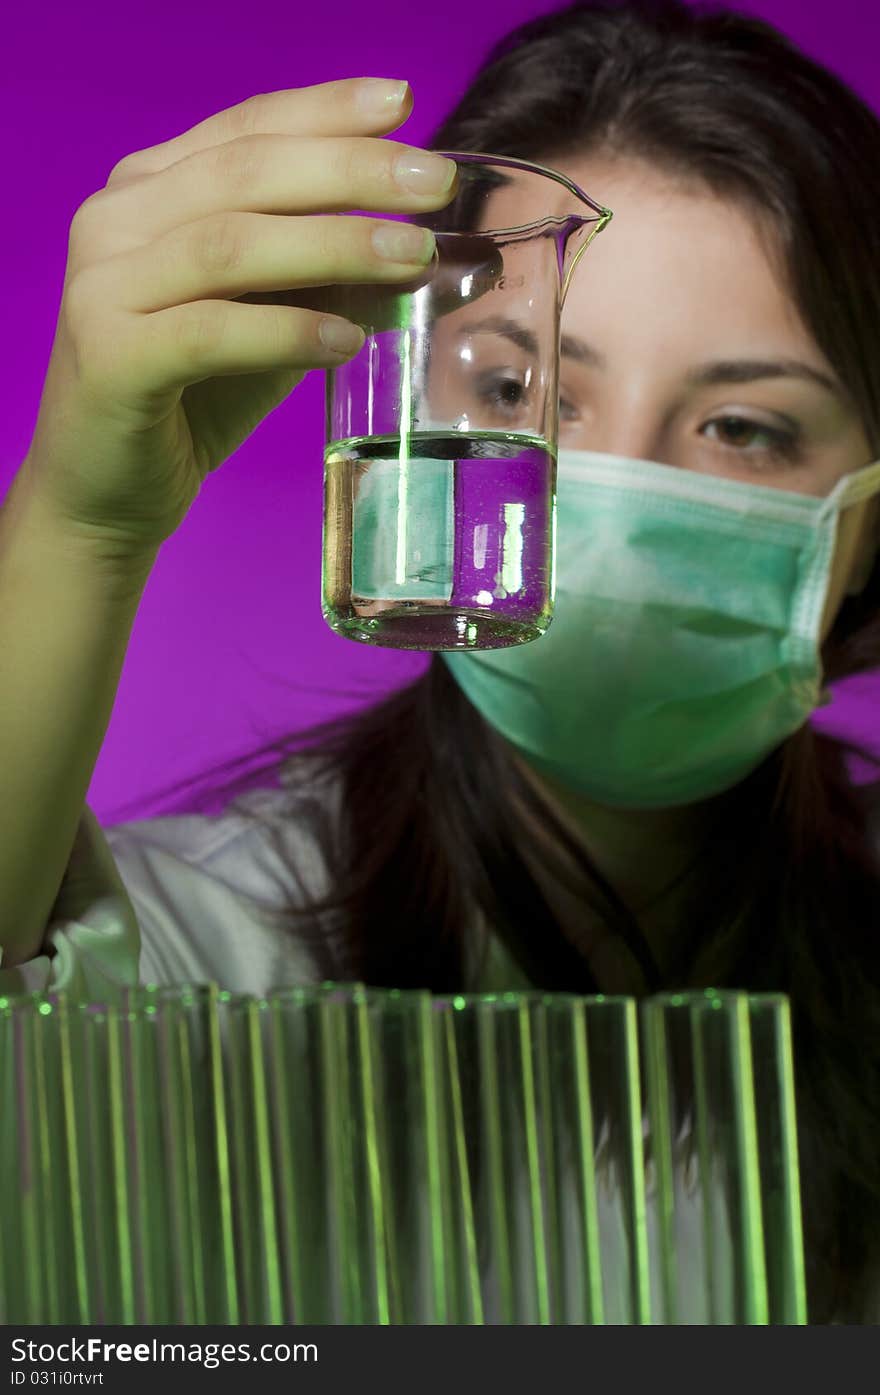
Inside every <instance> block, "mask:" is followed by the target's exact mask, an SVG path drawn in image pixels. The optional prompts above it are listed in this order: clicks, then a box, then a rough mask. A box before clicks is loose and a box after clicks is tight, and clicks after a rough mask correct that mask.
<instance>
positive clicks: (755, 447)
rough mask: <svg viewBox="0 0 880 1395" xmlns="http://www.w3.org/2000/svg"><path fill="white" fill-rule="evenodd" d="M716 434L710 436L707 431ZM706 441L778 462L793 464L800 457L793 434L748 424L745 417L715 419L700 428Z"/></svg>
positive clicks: (750, 422) (751, 423)
mask: <svg viewBox="0 0 880 1395" xmlns="http://www.w3.org/2000/svg"><path fill="white" fill-rule="evenodd" d="M713 427H714V428H715V429H716V430H715V434H710V428H713ZM702 432H703V434H704V435H706V436H707V439H709V440H710V441H711V440H714V441H717V442H718V444H719V445H722V446H725V447H728V448H730V449H733V450H737V451H740V452H741V453H742V454H746V455H766V456H769V457H772V458H774V459H778V460H794V459H796V458H797V456H798V454H799V450H798V447H799V441H798V436H797V433H796V432H793V431H785V430H782V429H781V428H779V427H775V426H766V425H765V424H764V423H763V422H758V421H749V419H748V417H735V416H727V417H715V418H713V420H712V421H708V422H707V423H706V425H705V426H704V427H703V428H702Z"/></svg>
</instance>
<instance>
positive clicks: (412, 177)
mask: <svg viewBox="0 0 880 1395" xmlns="http://www.w3.org/2000/svg"><path fill="white" fill-rule="evenodd" d="M457 173H458V171H457V168H456V164H455V161H454V160H446V159H444V157H443V156H442V155H427V154H426V153H425V152H424V151H423V150H405V151H404V152H403V154H402V155H399V156H398V157H397V161H396V163H395V166H394V177H395V179H396V180H397V182H398V184H400V185H401V186H402V187H403V188H404V189H408V190H409V191H410V193H411V194H445V193H446V191H447V190H448V189H451V188H452V181H453V179H454V178H455V176H456V174H457Z"/></svg>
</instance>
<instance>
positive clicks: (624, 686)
mask: <svg viewBox="0 0 880 1395" xmlns="http://www.w3.org/2000/svg"><path fill="white" fill-rule="evenodd" d="M878 491H880V461H878V462H876V463H875V464H873V465H869V466H866V467H864V468H863V469H861V470H858V471H856V472H855V473H853V474H850V475H846V476H845V477H844V478H843V479H841V480H840V481H838V483H837V485H836V486H835V488H834V490H833V491H832V493H831V494H830V495H829V496H828V497H827V498H815V497H813V496H809V495H805V494H793V493H789V492H787V491H784V490H780V489H770V488H768V487H767V486H766V485H757V484H751V483H746V482H741V481H739V480H728V479H723V478H719V477H717V476H715V475H704V474H698V473H695V472H694V471H691V470H683V469H678V468H676V467H674V466H669V465H660V464H655V463H653V462H650V461H643V460H630V459H625V458H623V457H620V456H612V455H599V454H595V453H593V452H591V451H562V452H560V455H559V471H558V478H557V508H558V513H557V550H556V557H557V561H556V604H555V611H554V617H553V621H552V623H551V625H550V628H549V629H548V631H547V633H546V634H544V635H542V636H541V637H540V638H539V639H536V640H533V641H531V642H530V643H528V644H524V645H519V646H516V647H515V648H510V649H484V650H471V651H467V652H463V651H461V652H459V651H449V652H444V653H443V659H444V660H445V662H446V663H447V664H448V666H449V669H450V671H451V673H452V674H453V676H454V677H455V679H456V681H457V683H458V684H459V686H460V687H461V688H462V690H463V691H464V692H465V694H466V695H467V697H468V698H469V699H470V701H471V702H472V703H473V704H474V706H475V707H477V708H478V709H479V711H480V712H481V713H482V715H483V716H484V717H485V718H486V720H487V721H488V722H490V723H491V724H492V725H493V726H494V727H496V728H497V729H498V731H500V732H501V733H502V734H503V735H504V736H505V737H507V739H508V740H509V741H511V742H512V743H513V744H514V745H515V746H517V747H518V748H519V749H521V750H522V751H523V752H525V753H526V754H527V755H528V756H529V757H530V758H531V760H532V763H533V764H534V765H535V766H536V767H537V768H538V769H539V770H544V771H545V772H547V773H548V774H550V775H553V776H555V777H556V778H558V779H559V780H560V781H562V782H564V783H565V784H567V785H569V786H570V787H573V788H574V789H577V790H579V791H580V792H582V793H583V794H584V795H585V796H587V797H588V798H591V799H594V800H596V801H597V802H600V803H604V804H607V805H612V806H618V807H631V808H645V809H648V808H659V807H668V806H673V805H678V804H688V803H691V802H694V801H696V800H700V799H704V798H709V797H711V796H712V795H715V794H719V793H721V792H722V791H723V790H726V789H729V788H730V787H732V786H733V785H735V784H737V783H738V782H739V781H740V780H742V779H743V778H744V777H745V776H746V775H747V774H748V773H749V772H750V771H751V770H753V769H754V768H755V766H757V765H758V764H759V763H760V762H761V761H762V760H763V759H764V757H765V756H767V755H768V754H769V752H770V751H771V750H772V749H773V748H774V747H776V746H777V745H778V744H779V743H780V742H781V741H783V740H784V739H785V737H787V736H789V735H790V734H791V733H792V732H793V731H795V730H797V728H798V727H800V726H801V725H803V723H804V722H805V721H806V720H807V719H808V718H809V716H810V713H811V712H812V711H813V710H814V709H815V708H816V707H818V706H820V705H822V703H823V693H822V668H821V659H820V652H819V651H820V629H821V623H822V616H823V612H824V606H825V599H826V595H827V593H828V585H829V578H830V575H831V566H832V561H833V557H834V546H835V540H836V536H837V522H838V517H839V514H840V512H841V511H842V510H843V509H846V508H847V507H849V506H851V505H852V504H855V503H858V502H859V501H860V500H864V499H867V498H869V497H870V496H872V495H874V494H876V493H878Z"/></svg>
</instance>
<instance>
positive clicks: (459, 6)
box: [0, 0, 880, 823]
mask: <svg viewBox="0 0 880 1395" xmlns="http://www.w3.org/2000/svg"><path fill="white" fill-rule="evenodd" d="M553 8H555V6H554V5H553V4H550V3H546V4H544V3H540V0H505V3H503V4H502V3H499V0H482V3H480V4H476V5H475V4H474V3H473V0H446V3H445V4H444V5H443V7H442V9H441V10H440V11H439V12H437V11H435V12H434V13H435V16H436V19H437V22H436V23H435V24H432V22H431V18H430V16H431V13H432V12H431V10H430V8H429V7H420V6H416V5H413V4H412V0H406V3H403V0H379V3H377V4H373V5H372V6H364V5H363V4H362V3H358V4H355V3H352V0H336V3H335V4H333V5H326V6H314V7H312V6H303V5H298V4H291V3H289V0H287V3H284V4H280V3H276V0H252V3H251V4H249V5H247V6H245V7H242V6H241V5H240V4H231V3H227V4H224V3H222V0H213V3H211V4H210V5H208V4H206V3H205V0H186V3H185V4H180V0H173V3H171V0H153V3H151V4H149V5H143V4H137V3H135V4H129V5H124V6H123V5H120V4H118V0H112V2H111V0H100V3H91V4H89V3H85V4H77V5H66V4H61V3H59V0H54V3H53V0H50V3H49V4H48V5H36V4H31V5H17V6H15V7H14V8H13V10H12V12H11V13H10V14H9V15H8V16H7V18H6V20H5V21H4V26H3V28H4V34H3V41H4V42H3V48H4V60H5V61H4V68H5V72H6V74H7V76H6V80H5V85H4V88H3V90H2V93H0V103H2V113H0V114H2V130H3V132H4V141H3V174H2V181H3V188H4V190H5V217H4V218H3V220H2V231H0V239H2V242H0V245H2V251H3V257H2V265H4V266H5V267H6V268H7V289H6V312H5V321H6V325H7V333H6V335H5V336H4V341H3V348H2V350H0V352H2V353H3V356H4V364H3V368H4V381H5V387H6V392H5V421H4V432H3V448H2V454H0V492H2V493H5V491H6V488H7V487H8V485H9V483H10V481H11V479H12V477H13V475H14V474H15V471H16V470H17V468H18V466H19V464H20V462H21V460H22V458H23V456H24V455H25V453H26V451H27V448H28V445H29V443H30V439H31V434H32V431H33V426H34V421H35V418H36V413H37V409H38V405H39V400H40V394H41V390H42V383H43V375H44V372H45V366H46V362H47V360H48V355H49V351H50V348H51V344H52V339H53V336H54V330H55V321H56V315H57V310H58V301H59V296H60V289H61V284H62V279H63V274H64V263H65V256H66V249H67V235H68V229H69V225H70V220H71V218H72V216H73V214H74V212H75V210H76V208H77V207H78V205H79V204H80V203H81V202H82V201H83V200H84V199H85V198H87V197H88V195H89V194H90V193H92V192H93V191H94V190H96V189H99V188H102V187H103V185H104V184H105V182H106V180H107V176H108V175H109V173H110V170H111V168H112V167H113V165H114V164H115V163H116V161H117V160H119V159H121V157H122V156H123V155H125V154H127V153H129V152H130V151H133V150H138V149H142V148H144V147H145V146H150V145H155V144H157V143H158V142H160V141H164V140H168V139H170V138H171V137H172V136H175V135H177V134H179V133H180V132H182V131H184V130H186V129H188V128H189V127H191V126H193V125H195V124H196V123H197V122H199V121H201V120H203V119H204V118H205V117H206V116H208V115H210V114H211V113H213V112H215V111H219V110H221V109H223V108H226V107H229V106H232V105H234V104H236V103H238V102H240V101H242V100H244V99H245V98H246V97H248V96H250V95H252V94H253V93H255V92H265V91H272V90H278V89H282V88H288V87H299V86H307V85H309V84H311V83H316V82H323V81H328V80H330V79H332V78H337V77H348V76H376V77H403V78H407V79H408V80H409V82H410V83H411V85H412V87H413V91H414V94H415V110H414V112H413V115H412V117H411V118H410V120H409V122H408V123H407V124H406V125H405V126H404V127H403V128H402V130H401V132H400V133H399V134H397V135H396V136H395V139H398V140H405V141H409V142H411V143H413V144H419V143H420V142H422V141H425V140H427V138H428V134H429V132H430V130H431V129H432V127H433V125H434V124H435V123H436V121H437V120H438V119H439V118H440V117H441V116H442V115H443V114H444V112H445V109H446V108H447V106H448V105H449V104H450V103H451V101H452V100H453V99H454V98H455V97H456V95H457V94H458V93H459V92H460V90H461V89H462V87H463V86H464V85H465V84H466V82H467V81H468V79H469V77H470V76H471V74H472V73H473V71H474V69H475V67H476V66H477V65H478V63H479V62H480V60H481V58H482V56H483V54H484V53H485V51H486V48H487V47H488V45H489V44H490V43H491V42H492V41H493V40H494V39H495V38H497V37H498V36H499V35H500V34H502V33H504V32H506V31H507V30H508V29H509V28H511V27H512V26H513V25H514V24H516V23H519V22H521V21H522V20H524V19H527V18H529V17H531V16H533V15H537V14H540V13H544V12H546V11H548V10H550V9H553ZM740 8H742V9H744V10H747V11H749V12H751V13H754V14H758V15H761V16H764V17H765V18H767V19H769V20H771V21H772V22H774V23H776V24H778V25H779V26H780V27H781V28H783V29H785V30H786V31H787V32H788V33H789V34H790V35H791V36H792V37H793V38H795V39H796V40H797V41H798V42H799V43H800V44H801V45H802V46H803V47H805V48H806V49H807V51H808V52H810V53H812V54H813V55H815V56H816V57H818V58H819V59H820V60H821V61H823V62H824V63H826V64H827V65H828V66H829V67H831V68H833V69H834V70H836V71H837V72H838V73H839V74H840V75H841V76H842V77H843V78H844V79H846V80H847V81H848V82H849V83H850V84H851V85H852V86H853V87H854V88H855V89H856V90H857V91H858V92H859V93H860V94H861V95H862V96H863V97H865V98H866V99H867V100H868V101H870V102H871V103H872V104H873V105H874V107H875V108H880V73H878V68H877V63H876V54H877V52H878V40H880V10H878V9H877V7H876V6H873V5H870V4H868V5H866V4H865V0H837V3H836V4H834V5H833V6H832V5H821V6H820V5H805V4H804V3H803V0H753V3H750V4H749V3H746V4H743V5H742V6H741V7H740ZM304 13H305V14H306V15H307V18H305V19H304V18H303V14H304ZM12 75H14V76H12ZM322 432H323V377H322V375H321V374H320V373H313V374H311V375H310V376H309V378H308V379H307V380H306V382H305V383H304V384H303V385H302V386H301V387H300V388H298V389H297V391H296V392H295V394H294V395H293V396H292V398H290V399H289V400H288V401H287V402H285V403H283V404H282V405H281V406H280V407H279V408H278V409H277V410H276V411H275V412H274V413H273V414H272V415H271V416H270V417H269V418H268V419H267V420H266V421H265V422H264V423H262V424H261V425H260V426H259V427H258V429H257V430H256V432H255V433H254V434H253V436H252V437H251V438H250V439H249V440H248V441H246V442H245V443H244V445H243V446H242V447H241V448H240V449H239V450H238V451H237V452H236V454H235V455H234V456H233V457H232V458H231V459H230V460H229V461H228V462H227V463H226V464H225V465H224V466H222V467H221V469H220V470H219V471H217V472H216V473H215V474H214V475H212V476H211V477H209V479H208V481H207V483H206V484H205V486H204V488H203V490H202V493H201V495H200V497H199V499H198V501H197V503H196V504H195V506H194V507H193V509H192V511H191V513H190V515H189V516H188V518H187V519H186V520H185V522H184V524H183V526H182V527H181V528H180V530H179V531H178V532H177V533H176V534H175V535H174V536H173V537H172V538H171V539H169V540H168V541H167V542H166V543H165V545H164V547H163V548H162V550H161V552H160V554H159V559H158V561H157V564H156V567H155V569H154V572H153V574H152V576H151V579H150V582H149V584H148V587H147V590H146V592H145V595H144V599H143V602H142V605H141V608H140V611H139V614H138V618H137V621H136V624H135V628H134V633H133V636H132V640H131V644H130V647H129V651H128V656H127V659H126V663H125V667H124V670H123V674H122V680H121V684H120V688H119V693H118V696H117V700H116V705H115V708H114V712H113V717H112V720H111V723H110V727H109V730H108V733H107V737H106V740H105V742H104V746H103V749H102V752H101V756H100V759H99V761H98V764H97V768H96V770H95V775H94V778H93V781H92V784H91V787H90V790H89V796H88V798H89V803H90V804H91V806H92V808H93V809H94V810H95V812H96V813H97V815H98V818H99V819H100V820H101V821H102V822H104V823H112V822H114V821H115V820H117V819H119V818H133V817H145V816H148V815H152V814H156V813H161V812H163V810H165V809H168V808H170V807H171V804H170V803H169V801H167V800H166V801H162V800H159V799H157V798H156V792H157V791H158V790H159V789H161V788H162V787H164V786H167V785H168V784H170V783H172V782H173V781H176V780H181V779H183V778H184V777H188V776H191V775H195V774H197V773H198V772H200V771H202V770H204V769H206V768H207V767H209V766H211V765H213V764H215V763H216V762H219V761H221V760H226V759H229V758H230V757H232V756H236V755H240V754H243V753H245V752H247V751H249V750H251V749H253V748H254V747H256V746H257V745H259V744H261V743H262V742H263V741H264V740H267V739H269V738H270V737H272V736H276V735H281V734H283V733H286V732H288V731H292V730H294V729H296V728H298V727H299V726H301V725H303V724H304V723H306V722H309V721H314V720H317V719H319V718H320V717H322V716H325V715H329V714H330V713H331V712H336V711H338V710H342V709H343V708H347V707H349V706H351V705H352V704H354V703H358V702H362V701H364V700H365V699H368V698H371V697H375V696H378V695H379V694H380V693H381V692H383V691H384V690H386V689H387V688H389V687H392V686H396V685H397V684H399V683H401V682H404V681H406V680H407V679H408V678H409V677H410V676H415V675H416V673H418V672H419V671H420V670H421V668H422V667H423V665H424V662H425V660H424V658H423V657H422V656H421V655H413V654H395V653H392V652H389V651H383V650H377V649H371V648H368V647H367V646H364V645H359V644H355V643H353V642H351V641H348V640H344V639H341V638H339V637H338V636H336V635H334V634H333V633H331V631H330V630H328V629H327V627H326V625H325V624H324V621H323V619H322V616H321V609H320V559H321V492H322V471H321V446H322ZM878 697H880V685H878V679H877V677H876V676H875V675H869V676H867V677H862V678H860V679H857V680H855V681H853V682H851V683H850V684H848V685H846V687H845V690H843V691H840V693H839V696H838V698H837V701H836V702H835V705H834V708H833V712H829V713H827V714H823V722H824V723H825V724H826V725H829V726H832V725H833V726H834V727H838V728H843V729H845V730H849V731H852V732H854V733H856V734H858V735H859V736H860V737H862V738H867V737H868V736H869V734H870V731H871V729H872V728H873V726H874V725H875V721H874V719H875V714H876V710H877V703H878ZM175 807H176V806H175Z"/></svg>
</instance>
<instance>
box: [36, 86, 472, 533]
mask: <svg viewBox="0 0 880 1395" xmlns="http://www.w3.org/2000/svg"><path fill="white" fill-rule="evenodd" d="M395 91H396V95H395ZM411 106H412V99H411V94H410V91H409V88H408V87H407V86H406V84H394V83H385V82H383V81H379V80H372V79H350V80H344V81H340V82H331V83H324V84H321V85H319V86H316V87H306V88H301V89H293V90H289V91H282V92H270V93H264V94H260V95H258V96H255V97H252V98H250V99H249V100H247V101H245V102H242V103H241V104H240V105H239V106H236V107H232V108H230V109H229V110H228V111H223V112H220V113H218V114H217V115H215V116H211V117H209V118H208V119H207V120H205V121H203V122H200V123H199V125H197V126H194V127H193V128H192V129H191V130H190V131H187V132H185V133H184V134H183V135H180V136H177V137H176V138H174V139H173V140H169V141H166V142H164V143H163V144H161V145H157V146H153V147H151V148H149V149H147V150H141V151H137V152H135V153H134V154H131V155H128V156H126V158H125V159H123V160H122V161H120V163H119V164H118V165H116V166H115V168H114V169H113V171H112V173H111V175H110V178H109V179H108V181H107V185H106V187H105V188H104V189H102V190H100V191H99V192H98V193H95V194H93V195H92V196H91V197H90V198H88V199H86V201H85V202H84V203H83V204H82V205H81V207H80V208H79V209H78V210H77V212H76V214H75V215H74V218H73V221H72V224H71V230H70V240H69V249H68V262H67V269H66V273H65V278H64V286H63V291H62V301H61V307H60V313H59V317H58V327H57V333H56V338H55V342H54V345H53V348H52V354H51V358H50V361H49V366H48V371H47V375H46V380H45V384H44V388H43V394H42V399H41V402H40V409H39V414H38V419H37V423H36V428H35V432H34V436H33V439H32V441H31V445H30V449H29V451H28V455H27V458H26V461H25V463H24V466H23V469H24V470H25V471H26V472H27V473H28V475H29V481H28V484H29V489H30V490H31V492H32V493H34V492H35V493H36V494H37V495H38V496H39V500H40V506H41V508H43V509H49V510H50V511H51V513H52V515H53V517H54V518H57V519H60V520H61V522H62V524H63V526H64V527H65V528H69V529H70V531H71V533H72V534H74V533H75V534H78V535H82V536H83V537H84V538H86V539H87V540H88V541H89V543H91V544H94V545H96V546H97V547H98V548H99V550H100V551H101V553H102V554H105V555H106V556H107V557H108V558H111V559H115V558H121V559H125V558H126V557H128V556H136V557H137V556H140V555H142V554H149V553H150V552H155V550H156V549H157V548H158V546H159V545H160V544H161V543H162V542H163V541H164V540H165V539H166V538H167V537H169V536H170V534H172V533H173V532H174V531H175V530H176V529H177V527H178V526H179V525H180V523H181V522H182V521H183V519H184V517H185V516H186V514H187V512H188V510H189V508H190V506H191V504H192V503H193V501H194V499H195V498H196V495H197V494H198V492H199V489H200V487H201V484H202V481H203V480H204V479H205V477H206V476H207V475H208V474H209V473H210V472H211V471H212V470H215V469H216V468H217V467H218V465H220V464H221V463H222V462H223V461H224V460H226V459H228V457H229V456H230V455H231V454H232V453H233V451H235V450H236V449H237V447H238V446H239V445H240V444H241V443H242V441H244V440H245V439H246V437H247V436H249V435H250V434H251V432H252V431H253V430H254V428H255V427H256V426H257V425H258V424H259V422H260V421H262V419H263V418H264V417H265V416H266V415H267V414H268V413H269V412H270V411H272V410H273V408H275V407H276V406H277V405H278V404H279V403H280V402H281V401H282V400H283V399H284V398H285V397H286V396H287V395H288V394H289V393H290V392H291V391H292V390H293V388H294V387H295V386H296V385H297V384H298V383H299V382H300V381H301V379H302V378H303V377H304V376H305V374H306V372H307V371H308V370H309V369H310V368H330V367H334V366H336V365H337V364H339V363H342V362H344V361H345V360H346V359H348V358H350V357H351V356H352V355H353V354H354V353H355V352H357V350H358V348H359V347H360V345H361V343H362V342H363V333H362V331H361V330H360V329H359V328H357V327H355V326H352V325H351V324H350V323H349V322H347V321H346V320H344V319H340V318H339V317H338V316H335V317H330V316H328V315H327V313H326V311H325V310H322V309H319V308H305V305H306V304H307V303H308V300H309V290H308V288H311V287H324V288H325V294H326V288H328V287H332V286H334V285H335V284H337V283H347V284H351V283H370V284H373V285H382V284H385V285H392V284H393V285H396V284H400V285H404V284H408V283H412V282H413V281H414V280H418V278H419V277H423V276H424V274H425V267H426V266H427V265H428V264H429V263H430V261H431V257H432V254H433V251H434V239H433V236H432V234H431V233H429V232H427V231H425V230H424V229H421V228H418V227H415V226H410V225H405V224H400V223H395V222H391V221H389V220H382V219H379V218H369V217H337V216H335V215H336V214H339V213H341V212H343V211H346V210H352V209H369V210H370V211H371V212H373V211H375V212H379V213H382V212H395V213H398V212H399V213H407V212H411V213H420V212H427V211H430V210H433V209H437V208H441V207H443V206H444V205H445V204H446V203H448V202H449V199H450V198H451V196H452V193H453V189H454V176H455V165H454V163H453V162H452V161H449V160H444V159H442V158H441V157H439V156H436V155H431V154H428V153H427V152H425V151H422V150H419V149H416V148H413V147H410V146H407V145H403V144H400V143H397V142H394V141H388V140H381V139H377V137H378V136H379V135H381V134H383V133H386V132H388V131H392V130H394V129H396V128H397V127H398V126H399V125H400V124H401V123H402V122H403V121H404V120H405V119H406V117H407V116H408V115H409V112H410V110H411ZM406 236H409V238H410V240H411V243H410V244H408V245H407V246H406V247H402V246H400V245H398V244H396V243H395V239H399V238H401V237H406ZM383 239H385V240H384V242H383ZM298 288H299V289H302V291H303V304H302V305H297V304H296V303H295V302H296V301H297V296H296V291H297V289H298ZM287 292H289V295H288V294H283V293H287ZM279 293H282V294H279ZM261 296H264V297H265V298H264V299H263V300H261ZM312 296H313V304H314V292H312ZM329 303H330V300H328V304H329Z"/></svg>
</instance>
